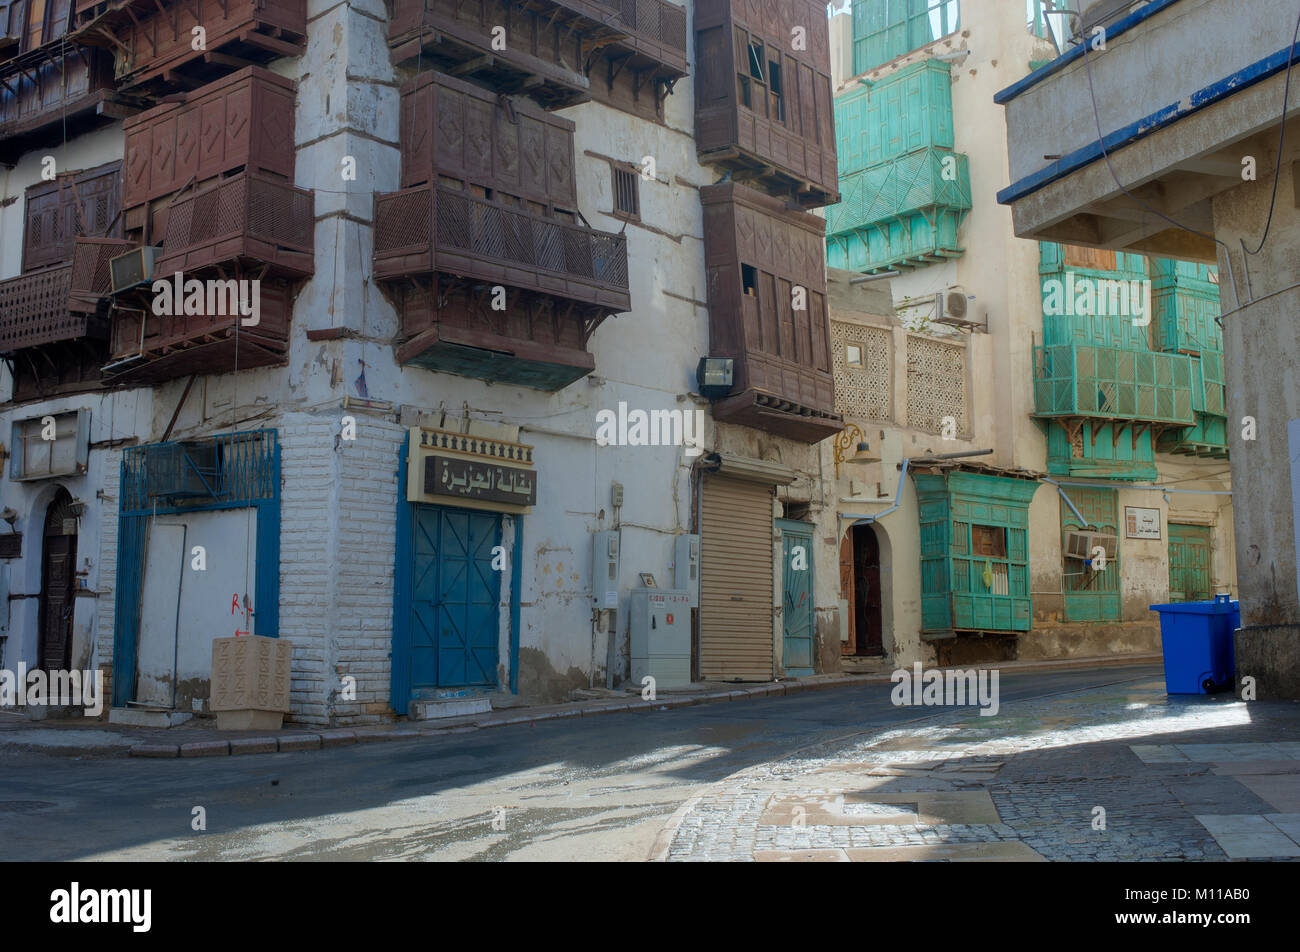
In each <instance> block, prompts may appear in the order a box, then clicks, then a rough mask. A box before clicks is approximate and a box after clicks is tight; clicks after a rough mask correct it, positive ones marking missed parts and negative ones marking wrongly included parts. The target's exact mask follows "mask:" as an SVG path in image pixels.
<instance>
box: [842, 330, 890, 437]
mask: <svg viewBox="0 0 1300 952" xmlns="http://www.w3.org/2000/svg"><path fill="white" fill-rule="evenodd" d="M892 336H893V335H892V334H890V332H889V331H888V330H886V329H885V328H881V327H868V326H866V325H863V324H850V323H846V322H844V321H831V350H832V355H833V359H832V369H833V371H834V373H835V412H836V413H841V414H843V415H844V416H845V417H847V418H849V419H855V418H856V419H863V420H892V419H893V415H894V406H893V399H892V396H893V374H892V373H891V372H890V370H891V365H892V357H891V354H892V348H891V346H890V343H891V339H892ZM850 347H856V348H858V351H857V352H856V353H857V354H858V355H859V356H860V358H861V366H851V365H850V363H849V353H848V352H849V348H850Z"/></svg>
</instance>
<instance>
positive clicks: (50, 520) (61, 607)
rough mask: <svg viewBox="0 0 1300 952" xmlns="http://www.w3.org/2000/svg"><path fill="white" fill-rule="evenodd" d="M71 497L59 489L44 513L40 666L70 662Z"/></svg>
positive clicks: (55, 667)
mask: <svg viewBox="0 0 1300 952" xmlns="http://www.w3.org/2000/svg"><path fill="white" fill-rule="evenodd" d="M71 503H72V498H71V497H70V496H69V495H68V494H67V493H66V492H62V491H60V493H59V495H58V496H56V497H55V499H54V502H52V503H51V504H50V508H49V509H48V510H47V511H46V515H45V537H44V553H43V555H42V558H41V606H40V646H39V659H40V666H41V668H42V669H43V670H45V671H47V672H48V671H67V670H68V669H69V668H70V667H71V665H72V609H73V602H74V598H75V595H76V584H77V574H76V572H77V520H76V517H75V516H73V515H72V514H71V512H70V511H69V507H70V506H71Z"/></svg>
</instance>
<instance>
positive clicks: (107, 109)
mask: <svg viewBox="0 0 1300 952" xmlns="http://www.w3.org/2000/svg"><path fill="white" fill-rule="evenodd" d="M112 93H113V64H112V59H111V57H110V56H109V55H108V54H106V53H104V52H102V51H100V50H77V49H76V48H75V47H74V46H73V45H72V44H67V45H66V48H65V47H64V46H63V45H62V44H61V43H55V44H47V45H45V46H42V47H40V48H38V49H35V50H31V51H30V52H27V53H23V54H22V55H21V56H19V57H16V58H15V59H12V60H9V61H8V62H5V63H3V64H0V164H5V165H13V164H14V162H15V161H16V160H17V159H18V157H19V156H21V155H22V154H23V153H24V152H26V151H28V150H30V149H35V148H39V147H41V146H44V145H48V144H51V143H53V142H56V141H61V140H62V138H63V136H64V134H65V132H66V134H68V135H77V134H80V133H81V132H83V131H85V130H86V129H88V128H90V127H92V126H94V125H97V124H101V123H105V122H108V121H111V120H112V119H113V118H116V117H119V116H120V113H115V111H114V106H113V104H112V102H111V99H112Z"/></svg>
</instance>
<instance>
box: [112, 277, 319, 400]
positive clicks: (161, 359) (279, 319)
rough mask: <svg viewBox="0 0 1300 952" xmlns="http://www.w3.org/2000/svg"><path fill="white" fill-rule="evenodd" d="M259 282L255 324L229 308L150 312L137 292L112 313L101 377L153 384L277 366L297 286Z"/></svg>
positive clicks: (289, 282)
mask: <svg viewBox="0 0 1300 952" xmlns="http://www.w3.org/2000/svg"><path fill="white" fill-rule="evenodd" d="M160 277H165V275H161V276H160ZM239 277H245V276H244V275H240V276H239ZM260 282H261V283H260V286H259V288H258V292H259V293H258V316H257V324H256V325H252V326H250V325H246V324H244V323H243V322H244V321H245V320H251V318H246V317H244V316H243V315H240V314H231V313H229V311H230V310H232V308H230V307H228V306H218V307H217V308H215V310H214V312H213V313H211V314H207V313H205V314H200V315H189V314H172V315H158V314H154V313H153V311H152V309H151V308H150V307H148V304H149V302H150V296H149V295H147V294H145V293H144V292H143V291H142V292H139V293H138V294H137V295H136V298H135V299H134V301H132V300H127V301H126V302H125V303H126V304H128V305H130V306H127V307H123V306H119V307H118V308H116V309H114V311H113V325H112V341H111V348H110V350H111V356H110V358H109V363H108V364H107V365H106V366H105V367H104V375H105V377H106V378H107V379H109V380H111V381H113V382H115V383H118V382H127V381H129V382H131V383H152V382H157V381H160V380H169V379H173V378H175V377H182V376H186V375H189V374H192V373H203V374H209V373H212V374H216V373H229V372H232V371H235V370H251V369H252V368H254V367H268V366H282V365H283V364H284V363H285V361H286V359H287V356H286V355H287V351H288V347H289V320H290V317H291V315H292V313H293V299H294V295H295V294H296V290H297V288H296V282H294V281H292V280H290V279H286V278H266V277H264V278H262V279H260ZM150 293H151V292H150ZM122 303H123V302H122V301H119V305H121V304H122ZM226 303H228V302H226Z"/></svg>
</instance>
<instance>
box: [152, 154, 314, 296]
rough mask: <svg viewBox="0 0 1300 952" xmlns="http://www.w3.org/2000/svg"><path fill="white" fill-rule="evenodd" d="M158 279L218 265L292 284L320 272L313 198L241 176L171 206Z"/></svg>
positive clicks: (281, 185) (255, 175)
mask: <svg viewBox="0 0 1300 952" xmlns="http://www.w3.org/2000/svg"><path fill="white" fill-rule="evenodd" d="M162 234H163V239H162V249H163V250H162V252H161V253H160V255H159V258H158V269H157V273H158V274H159V275H162V276H167V275H170V274H173V273H174V272H176V271H182V272H192V271H196V270H199V269H202V268H210V267H214V266H218V265H222V266H227V267H236V266H238V267H242V268H243V269H244V270H251V271H260V270H261V269H262V266H266V267H267V268H269V271H268V273H269V274H272V275H279V276H284V277H292V278H305V277H308V276H310V275H311V274H312V273H313V271H314V270H315V263H314V248H315V240H314V198H313V196H312V193H311V192H309V191H307V190H306V189H301V188H296V187H294V186H293V185H290V184H289V183H288V182H283V181H280V180H278V179H273V178H270V177H269V176H265V175H262V174H260V173H255V172H241V173H239V174H238V175H235V176H233V177H231V178H228V179H224V180H222V181H221V182H219V183H217V184H215V185H211V186H209V187H208V188H205V189H203V190H201V191H198V192H192V193H187V194H185V195H183V196H182V197H181V198H179V199H177V200H176V201H175V202H173V203H172V205H171V207H170V208H169V209H168V211H167V219H166V228H165V230H163V231H162Z"/></svg>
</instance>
